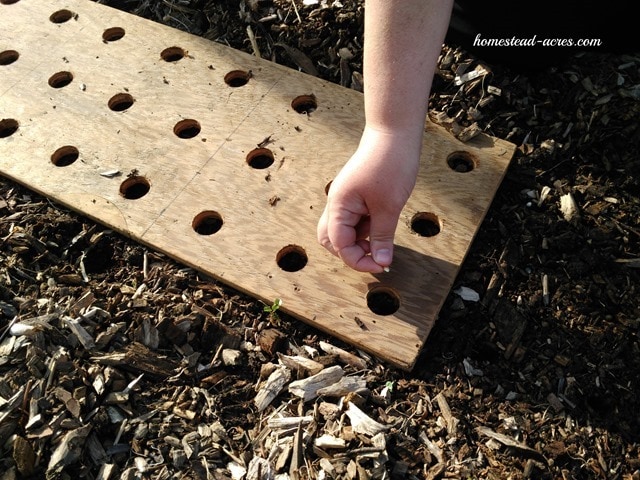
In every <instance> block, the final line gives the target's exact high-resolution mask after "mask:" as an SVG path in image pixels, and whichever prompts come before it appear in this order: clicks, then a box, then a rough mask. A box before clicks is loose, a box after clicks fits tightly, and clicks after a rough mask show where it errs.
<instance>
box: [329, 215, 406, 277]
mask: <svg viewBox="0 0 640 480" xmlns="http://www.w3.org/2000/svg"><path fill="white" fill-rule="evenodd" d="M396 224H397V217H395V216H394V215H392V214H382V215H378V216H377V217H376V218H375V219H371V218H370V217H369V216H368V215H364V216H361V215H358V214H353V213H351V212H346V211H338V212H335V211H331V210H330V207H329V206H327V207H326V208H325V210H324V212H323V213H322V216H321V218H320V221H319V222H318V230H317V236H318V242H319V243H320V244H321V245H322V246H324V247H325V248H326V249H327V250H328V251H329V252H331V253H332V254H333V255H336V256H338V257H340V258H341V259H342V261H343V262H344V263H345V264H346V265H347V266H349V267H351V268H353V269H354V270H357V271H360V272H370V273H380V272H383V271H384V270H386V269H387V268H388V267H389V266H390V265H391V262H392V260H393V236H394V233H395V227H396ZM367 238H370V240H367Z"/></svg>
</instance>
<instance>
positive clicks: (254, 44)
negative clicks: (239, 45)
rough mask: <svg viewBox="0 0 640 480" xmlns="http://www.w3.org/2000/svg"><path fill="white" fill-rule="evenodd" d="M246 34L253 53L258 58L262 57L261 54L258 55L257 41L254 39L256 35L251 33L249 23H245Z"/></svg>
mask: <svg viewBox="0 0 640 480" xmlns="http://www.w3.org/2000/svg"><path fill="white" fill-rule="evenodd" d="M247 35H248V36H249V41H250V42H251V48H253V54H254V55H255V56H256V57H258V58H262V55H260V47H259V46H258V41H257V40H256V36H255V35H254V33H253V29H252V28H251V25H247Z"/></svg>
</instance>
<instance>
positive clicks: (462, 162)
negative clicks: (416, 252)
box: [0, 119, 475, 237]
mask: <svg viewBox="0 0 640 480" xmlns="http://www.w3.org/2000/svg"><path fill="white" fill-rule="evenodd" d="M18 127H19V125H18V122H17V121H16V120H14V119H3V120H0V138H5V137H9V136H11V135H13V134H14V133H15V132H16V131H17V130H18ZM173 131H174V133H175V135H177V136H178V137H180V138H191V137H193V136H195V135H197V134H198V132H199V131H200V124H199V123H198V122H197V121H196V120H192V119H185V120H181V121H180V122H178V123H177V124H176V125H175V127H174V129H173ZM79 156H80V153H79V151H78V149H77V148H76V147H74V146H72V145H66V146H63V147H60V148H59V149H57V150H56V151H55V152H54V153H53V154H52V155H51V162H52V163H53V164H54V165H55V166H57V167H67V166H69V165H72V164H73V163H74V162H75V161H76V160H77V159H78V158H79ZM246 162H247V164H248V165H249V166H250V167H252V168H254V169H265V168H268V167H269V166H270V165H272V164H273V163H274V155H273V152H272V151H271V150H269V149H268V148H255V149H253V150H252V151H250V152H249V153H248V154H247V156H246ZM447 164H448V165H449V168H451V169H452V170H453V171H455V172H469V171H471V170H472V169H473V168H474V167H475V159H474V158H473V157H472V156H471V155H470V154H469V153H468V152H463V151H460V152H454V153H452V154H450V155H449V157H448V158H447ZM330 188H331V182H329V183H328V184H327V185H326V186H325V189H324V190H325V194H328V193H329V189H330ZM149 190H150V184H149V182H148V181H147V180H146V179H145V178H144V177H142V176H133V177H130V178H127V180H125V181H124V182H123V183H122V185H121V187H120V193H121V195H122V196H123V197H124V198H126V199H129V200H136V199H139V198H142V197H143V196H145V195H146V194H147V193H148V192H149ZM220 222H221V218H220ZM221 226H222V223H220V227H221ZM410 226H411V230H412V231H413V232H414V233H416V234H418V235H420V236H422V237H434V236H436V235H438V234H439V233H440V232H441V230H442V222H441V221H440V219H439V218H438V216H437V215H436V214H434V213H431V212H419V213H417V214H415V215H414V216H413V218H412V219H411V222H410ZM217 230H219V228H218V229H216V230H215V231H212V232H210V233H209V234H212V233H215V232H216V231H217Z"/></svg>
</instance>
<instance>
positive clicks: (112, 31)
mask: <svg viewBox="0 0 640 480" xmlns="http://www.w3.org/2000/svg"><path fill="white" fill-rule="evenodd" d="M122 37H124V28H120V27H111V28H107V29H106V30H105V31H104V32H103V33H102V40H104V41H105V42H115V41H118V40H120V39H121V38H122Z"/></svg>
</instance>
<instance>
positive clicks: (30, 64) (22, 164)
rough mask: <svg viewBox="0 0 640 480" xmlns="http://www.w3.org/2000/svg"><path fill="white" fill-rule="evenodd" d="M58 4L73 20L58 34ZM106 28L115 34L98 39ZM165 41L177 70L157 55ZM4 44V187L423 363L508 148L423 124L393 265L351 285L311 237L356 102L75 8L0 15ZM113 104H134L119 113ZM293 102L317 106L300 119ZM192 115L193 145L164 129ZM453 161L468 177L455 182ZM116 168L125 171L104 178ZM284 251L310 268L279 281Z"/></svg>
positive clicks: (355, 129)
mask: <svg viewBox="0 0 640 480" xmlns="http://www.w3.org/2000/svg"><path fill="white" fill-rule="evenodd" d="M62 9H67V10H69V11H72V12H74V13H75V14H77V15H75V16H73V17H72V18H71V19H69V20H68V21H66V22H63V23H53V22H51V21H50V16H51V15H52V14H54V13H55V12H58V11H60V10H62ZM113 27H119V28H122V29H124V32H125V34H124V36H123V37H122V38H120V39H118V40H115V41H105V40H103V33H104V32H105V30H107V29H109V28H113ZM171 47H176V48H174V53H175V51H177V52H183V54H184V55H183V56H182V58H180V59H178V60H177V61H171V62H168V61H165V60H164V59H163V58H162V56H163V53H162V52H163V51H164V50H165V49H167V48H171ZM7 50H15V51H18V52H19V54H20V56H19V58H18V59H17V60H16V61H14V62H12V63H9V64H7V65H0V121H5V125H7V121H10V120H15V121H17V122H18V123H19V127H18V130H17V131H15V132H14V133H11V134H9V133H8V130H7V132H6V134H5V135H4V136H3V135H1V134H0V171H1V172H2V174H3V175H5V176H7V177H9V178H11V179H13V180H15V181H18V182H20V183H22V184H24V185H26V186H28V187H30V188H31V189H33V190H35V191H37V192H39V193H42V194H44V195H47V196H49V197H51V198H53V199H55V200H56V201H58V202H60V203H62V204H64V205H66V206H68V207H70V208H73V209H75V210H77V211H79V212H81V213H82V214H84V215H86V216H88V217H90V218H92V219H94V220H96V221H98V222H101V223H103V224H105V225H107V226H109V227H110V228H113V229H115V230H117V231H119V232H121V233H123V234H124V235H127V236H130V237H132V238H134V239H136V240H137V241H139V242H141V243H143V244H146V245H148V246H150V247H152V248H154V249H157V250H159V251H162V252H164V253H166V254H168V255H170V256H171V257H173V258H175V259H177V260H179V261H181V262H183V263H185V264H187V265H190V266H193V267H195V268H197V269H199V270H201V271H203V272H206V273H208V274H210V275H212V276H214V277H216V278H218V279H220V280H221V281H223V282H225V283H227V284H229V285H231V286H233V287H235V288H237V289H240V290H242V291H244V292H248V293H250V294H252V295H254V296H255V297H257V298H259V299H262V300H263V301H265V302H266V303H269V304H271V303H272V301H273V299H274V298H276V297H278V298H281V299H282V300H283V306H282V308H283V310H285V311H286V312H288V313H291V314H292V315H294V316H296V317H298V318H300V319H301V320H303V321H306V322H308V323H310V324H312V325H314V326H316V327H318V328H320V329H322V330H324V331H326V332H329V333H330V334H332V335H335V336H337V337H339V338H341V339H343V340H345V341H347V342H350V343H352V344H354V345H356V346H357V347H359V348H362V349H364V350H366V351H369V352H371V353H373V354H375V355H377V356H379V357H381V358H383V359H385V360H387V361H389V362H390V363H392V364H394V365H396V366H398V367H401V368H404V369H410V368H411V367H412V366H413V364H414V362H415V361H416V358H417V355H418V354H419V352H420V350H421V348H422V346H423V344H424V342H425V340H426V338H427V336H428V334H429V331H430V330H431V328H432V326H433V324H434V322H435V320H436V318H437V316H438V312H439V310H440V308H441V306H442V304H443V302H444V300H445V298H446V296H447V295H448V293H449V290H450V288H451V286H452V284H453V282H454V280H455V277H456V275H457V272H458V270H459V268H460V265H461V264H462V262H463V260H464V258H465V255H466V253H467V251H468V249H469V247H470V245H471V242H472V241H473V238H474V236H475V234H476V232H477V230H478V228H479V226H480V224H481V222H482V219H483V218H484V215H485V213H486V211H487V209H488V208H489V205H490V202H491V200H492V198H493V196H494V194H495V191H496V190H497V188H498V186H499V185H500V182H501V180H502V177H503V175H504V173H505V171H506V168H507V166H508V164H509V161H510V159H511V156H512V154H513V152H514V146H513V145H512V144H510V143H508V142H504V141H502V140H498V139H495V138H491V137H488V136H485V135H481V136H479V137H476V138H475V139H474V140H473V141H471V142H469V143H466V144H463V143H461V142H459V141H458V140H456V139H455V138H453V137H452V136H451V135H450V134H449V133H447V132H446V131H445V130H444V129H442V128H440V127H438V126H435V125H433V124H428V125H427V128H426V129H425V136H424V144H423V157H422V169H421V172H420V176H419V179H418V182H417V186H416V188H415V191H414V193H413V195H412V197H411V198H410V200H409V202H408V204H407V206H406V208H405V210H404V211H403V213H402V217H401V219H400V223H399V225H398V230H397V235H396V243H397V253H396V260H395V262H394V265H393V267H392V271H391V272H390V273H387V274H383V275H369V274H361V273H357V272H353V271H351V270H350V269H348V268H346V267H344V266H343V265H342V264H341V262H340V261H339V260H337V259H336V258H334V257H332V256H331V255H329V254H328V253H327V252H325V251H324V250H323V249H322V248H321V247H320V246H319V245H317V243H316V240H315V226H316V223H317V221H318V218H319V216H320V214H321V212H322V209H323V206H324V202H325V198H326V194H325V187H326V185H327V184H328V183H329V182H330V181H331V179H332V178H333V176H334V175H335V174H336V173H337V172H338V171H339V169H340V167H341V165H342V164H343V163H344V162H345V161H346V160H347V159H348V157H349V156H350V154H351V152H353V151H354V150H355V148H356V146H357V143H358V141H359V135H360V132H361V130H362V127H363V122H364V116H363V98H362V95H361V94H360V93H358V92H355V91H352V90H348V89H345V88H342V87H340V86H337V85H333V84H330V83H327V82H325V81H322V80H319V79H317V78H315V77H312V76H309V75H306V74H303V73H300V72H297V71H294V70H291V69H288V68H285V67H282V66H279V65H276V64H273V63H271V62H267V61H264V60H260V59H258V58H256V57H253V56H250V55H247V54H245V53H242V52H238V51H235V50H232V49H230V48H228V47H225V46H222V45H219V44H216V43H213V42H210V41H207V40H204V39H201V38H198V37H194V36H191V35H188V34H186V33H183V32H180V31H177V30H174V29H171V28H168V27H165V26H162V25H158V24H155V23H153V22H150V21H147V20H144V19H141V18H138V17H135V16H132V15H129V14H126V13H123V12H120V11H117V10H114V9H111V8H108V7H105V6H103V5H100V4H95V3H93V2H89V1H82V0H65V1H64V2H62V1H58V0H45V1H39V2H33V1H27V0H21V1H19V2H17V3H14V4H11V5H0V53H1V52H3V51H7ZM165 56H166V55H165ZM234 71H239V72H245V74H246V77H250V78H248V81H247V83H246V85H243V86H238V87H233V86H230V85H228V84H227V83H226V82H225V76H226V75H227V74H229V73H230V72H234ZM65 72H69V73H71V75H72V77H73V78H72V80H71V82H70V83H69V84H68V85H66V86H59V87H58V88H54V87H52V86H51V85H50V79H51V78H52V76H55V75H56V74H58V77H57V78H68V75H67V74H65ZM249 72H250V74H249ZM236 76H237V75H236ZM227 78H228V77H227ZM53 83H54V84H55V83H56V82H55V78H54V81H53ZM118 95H121V96H127V95H130V96H131V97H132V104H131V105H130V106H128V108H125V107H127V105H125V104H120V103H119V102H118V99H119V98H120V97H117V96H118ZM299 96H308V97H307V99H309V98H313V99H314V100H315V102H316V103H317V108H316V109H315V110H314V111H313V112H311V113H298V112H297V111H296V110H295V109H294V108H293V106H292V102H293V101H294V99H296V98H297V97H299ZM114 97H115V98H114ZM110 103H111V104H112V106H113V104H114V103H115V106H116V111H114V110H112V109H110V107H109V104H110ZM118 110H120V111H118ZM185 120H186V121H187V123H186V124H187V126H188V127H189V126H192V127H195V126H196V125H197V126H198V128H199V131H197V129H189V128H187V131H186V132H184V133H181V135H182V136H183V137H184V136H187V137H188V136H189V135H187V134H189V133H193V134H195V135H194V136H193V137H192V138H181V137H180V136H178V135H176V133H175V131H174V130H175V129H176V128H177V129H178V133H180V126H179V125H178V124H179V122H181V121H185ZM196 122H197V123H196ZM177 125H178V126H177ZM0 131H2V129H1V128H0ZM266 139H268V140H269V141H268V142H267V143H266V144H265V142H264V141H265V140H266ZM259 146H260V148H265V149H267V150H268V152H267V151H265V150H261V151H259V152H258V153H259V154H265V153H269V154H270V155H271V156H272V160H273V163H272V164H271V165H270V166H268V167H267V168H253V167H252V166H251V165H250V163H249V162H248V158H249V159H250V157H251V155H253V154H254V153H255V152H254V150H255V149H258V148H259ZM61 147H75V148H76V149H77V152H78V154H77V159H76V160H75V161H73V162H72V163H71V164H69V165H66V166H62V163H64V162H59V161H57V160H59V159H58V158H57V157H56V156H55V152H60V151H59V150H58V149H60V148H61ZM61 152H62V154H64V153H65V152H67V150H62V151H61ZM252 152H253V153H252ZM454 152H463V155H467V156H469V157H470V158H472V162H473V164H474V165H475V168H473V170H472V171H470V172H467V173H458V172H455V171H453V170H452V169H451V168H450V167H449V166H448V164H447V158H448V157H449V155H451V154H452V153H454ZM62 154H60V153H59V155H58V156H62V158H63V159H66V160H70V159H73V155H70V156H69V155H67V156H64V155H62ZM52 155H53V156H54V157H53V159H52ZM258 160H259V161H258V163H260V162H261V161H262V162H263V164H262V165H259V166H264V162H266V161H267V160H269V159H268V158H266V157H264V155H263V156H262V157H260V158H259V159H258ZM56 162H57V163H58V164H56ZM267 163H268V162H267ZM114 171H119V172H120V175H119V176H108V175H106V173H113V172H114ZM128 177H132V178H133V180H132V179H131V178H128ZM125 181H129V182H133V184H134V186H135V187H134V189H133V193H132V191H131V190H126V191H127V192H128V193H127V195H128V196H136V192H137V190H136V189H138V188H142V187H143V186H144V185H146V186H148V193H146V194H144V195H142V196H140V198H135V199H132V198H125V197H126V196H123V194H122V188H123V187H122V184H123V182H125ZM203 212H210V213H208V214H207V213H204V214H203ZM211 212H213V213H211ZM203 215H204V217H205V218H206V217H207V215H209V216H210V217H211V218H212V220H211V221H210V222H209V223H208V224H207V223H206V222H205V225H204V226H203V227H202V229H199V230H200V233H198V231H196V229H194V219H196V220H197V219H201V218H203ZM416 215H418V217H416ZM415 218H423V219H425V221H426V222H427V223H429V221H430V220H433V221H434V222H435V224H437V225H439V227H440V233H438V234H437V235H435V236H429V237H425V236H421V235H418V234H417V233H416V232H415V231H414V230H413V229H412V219H415ZM216 222H217V223H216ZM196 226H197V222H196ZM218 227H219V230H218V231H216V232H215V233H211V232H212V231H213V230H216V228H218ZM202 233H205V234H202ZM282 249H285V250H284V251H285V252H287V251H294V252H295V251H297V250H296V249H299V250H298V251H300V252H304V255H305V256H306V265H304V267H303V268H302V269H300V270H298V271H287V270H283V269H282V268H280V266H279V264H278V262H277V259H278V255H279V252H281V250H282ZM287 268H288V267H287ZM372 291H374V292H376V291H380V292H382V296H383V299H384V298H387V297H388V295H391V300H392V302H391V304H393V302H394V301H395V302H397V303H398V306H399V308H398V309H397V311H395V312H394V313H392V314H389V315H380V314H376V313H374V312H373V311H372V310H371V309H370V308H369V306H368V305H367V296H368V294H370V292H372ZM385 296H386V297H385ZM387 299H388V298H387ZM383 303H384V302H383ZM391 306H393V305H391Z"/></svg>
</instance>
